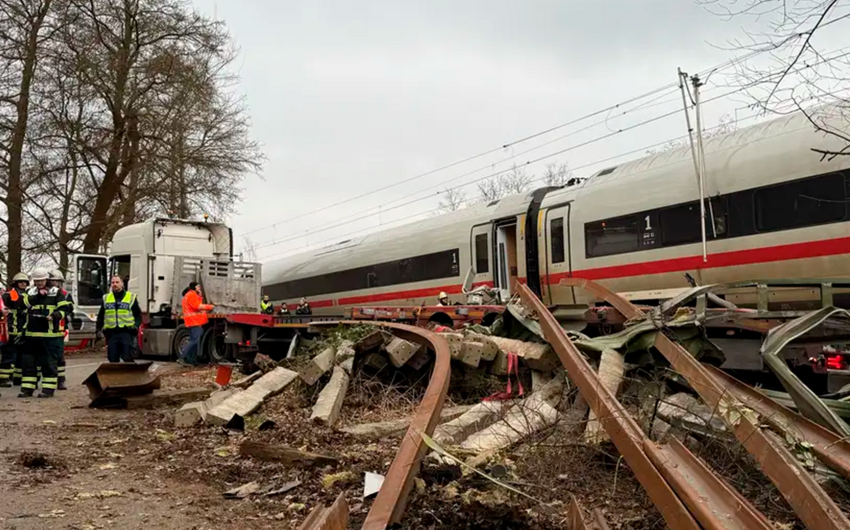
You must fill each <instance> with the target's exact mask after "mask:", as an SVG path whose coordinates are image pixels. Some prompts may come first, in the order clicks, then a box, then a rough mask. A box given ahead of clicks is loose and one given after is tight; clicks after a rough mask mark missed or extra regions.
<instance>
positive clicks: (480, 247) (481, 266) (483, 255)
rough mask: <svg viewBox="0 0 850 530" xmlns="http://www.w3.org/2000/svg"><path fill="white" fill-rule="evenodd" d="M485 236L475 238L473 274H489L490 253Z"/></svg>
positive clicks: (480, 235) (478, 235)
mask: <svg viewBox="0 0 850 530" xmlns="http://www.w3.org/2000/svg"><path fill="white" fill-rule="evenodd" d="M487 239H488V235H487V234H477V235H476V236H475V273H476V274H484V273H487V272H490V253H489V251H488V250H489V249H488V247H489V245H488V244H487Z"/></svg>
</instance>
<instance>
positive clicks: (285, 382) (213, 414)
mask: <svg viewBox="0 0 850 530" xmlns="http://www.w3.org/2000/svg"><path fill="white" fill-rule="evenodd" d="M331 351H333V350H331ZM297 378H298V373H297V372H293V371H292V370H287V369H286V368H281V367H278V368H275V369H274V370H272V371H271V372H269V373H267V374H265V375H264V376H263V377H261V378H259V379H258V380H257V382H256V383H254V384H253V385H251V386H250V387H249V388H248V389H246V390H243V391H241V392H238V393H236V394H234V395H232V396H230V397H229V398H227V399H226V400H224V402H222V403H220V404H218V405H217V406H215V407H213V408H212V409H210V411H209V412H208V413H207V421H208V422H209V423H212V424H213V425H227V424H228V423H230V421H231V420H232V419H233V417H234V416H241V417H243V418H244V417H245V416H247V415H249V414H251V413H252V412H254V411H255V410H257V409H258V408H259V407H260V405H262V403H263V401H265V400H266V399H268V398H269V397H271V396H273V395H275V394H278V393H280V392H281V391H283V389H284V388H286V387H287V386H289V385H290V384H292V383H293V382H294V381H295V380H296V379H297Z"/></svg>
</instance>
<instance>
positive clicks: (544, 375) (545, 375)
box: [531, 370, 552, 392]
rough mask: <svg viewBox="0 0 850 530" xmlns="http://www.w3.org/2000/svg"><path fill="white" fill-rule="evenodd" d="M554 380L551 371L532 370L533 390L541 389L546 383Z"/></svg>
mask: <svg viewBox="0 0 850 530" xmlns="http://www.w3.org/2000/svg"><path fill="white" fill-rule="evenodd" d="M551 380H552V373H551V372H540V371H538V370H532V371H531V391H532V392H534V391H536V390H540V389H541V388H543V386H544V385H546V383H548V382H549V381H551Z"/></svg>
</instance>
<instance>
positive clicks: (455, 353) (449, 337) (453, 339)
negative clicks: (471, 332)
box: [440, 333, 463, 359]
mask: <svg viewBox="0 0 850 530" xmlns="http://www.w3.org/2000/svg"><path fill="white" fill-rule="evenodd" d="M440 336H441V337H443V338H444V339H446V342H447V343H448V344H449V351H450V352H451V355H452V359H458V358H460V352H461V348H462V347H463V333H440Z"/></svg>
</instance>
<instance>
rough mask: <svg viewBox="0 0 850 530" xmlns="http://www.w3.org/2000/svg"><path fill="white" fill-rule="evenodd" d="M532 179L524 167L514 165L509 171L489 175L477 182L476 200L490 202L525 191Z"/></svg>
mask: <svg viewBox="0 0 850 530" xmlns="http://www.w3.org/2000/svg"><path fill="white" fill-rule="evenodd" d="M533 181H534V177H533V176H532V175H528V174H527V173H526V172H525V168H524V167H519V166H517V165H514V166H513V167H512V168H511V169H510V171H509V172H507V173H502V174H500V175H496V176H493V177H490V178H488V179H486V180H483V181H481V182H479V183H478V201H477V202H491V201H495V200H498V199H501V198H502V197H506V196H508V195H517V194H519V193H525V192H526V191H528V190H529V188H530V187H531V183H532V182H533Z"/></svg>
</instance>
